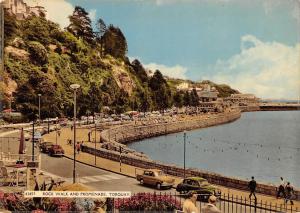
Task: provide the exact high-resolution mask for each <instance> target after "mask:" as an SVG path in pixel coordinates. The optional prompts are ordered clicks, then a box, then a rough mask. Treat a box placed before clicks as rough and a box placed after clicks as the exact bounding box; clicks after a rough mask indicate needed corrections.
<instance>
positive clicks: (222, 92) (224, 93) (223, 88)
mask: <svg viewBox="0 0 300 213" xmlns="http://www.w3.org/2000/svg"><path fill="white" fill-rule="evenodd" d="M215 87H216V89H217V90H218V92H219V97H222V98H225V97H229V96H230V95H231V94H238V93H239V91H237V90H235V89H232V88H231V87H230V86H228V85H226V84H220V85H215Z"/></svg>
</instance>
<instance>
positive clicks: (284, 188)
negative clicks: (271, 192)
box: [248, 176, 294, 205]
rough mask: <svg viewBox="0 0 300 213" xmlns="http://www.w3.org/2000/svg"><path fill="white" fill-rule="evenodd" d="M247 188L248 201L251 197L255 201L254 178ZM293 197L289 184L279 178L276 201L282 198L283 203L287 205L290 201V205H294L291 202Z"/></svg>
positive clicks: (292, 190)
mask: <svg viewBox="0 0 300 213" xmlns="http://www.w3.org/2000/svg"><path fill="white" fill-rule="evenodd" d="M248 188H249V189H250V195H249V199H251V197H252V195H253V196H254V198H255V200H256V195H255V191H256V181H255V180H254V177H253V176H252V178H251V181H250V182H249V184H248ZM293 195H294V189H293V186H292V185H291V184H290V182H287V183H286V182H285V181H284V179H283V177H280V185H279V187H278V191H277V196H276V198H277V199H278V198H279V197H280V196H282V197H283V198H284V199H285V203H288V201H290V203H291V205H294V202H293V200H292V198H293Z"/></svg>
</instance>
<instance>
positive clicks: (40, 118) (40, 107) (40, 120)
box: [38, 93, 42, 122]
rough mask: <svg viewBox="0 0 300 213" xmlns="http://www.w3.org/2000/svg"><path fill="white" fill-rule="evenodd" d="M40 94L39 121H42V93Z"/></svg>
mask: <svg viewBox="0 0 300 213" xmlns="http://www.w3.org/2000/svg"><path fill="white" fill-rule="evenodd" d="M38 96H39V122H40V121H41V96H42V94H40V93H39V94H38Z"/></svg>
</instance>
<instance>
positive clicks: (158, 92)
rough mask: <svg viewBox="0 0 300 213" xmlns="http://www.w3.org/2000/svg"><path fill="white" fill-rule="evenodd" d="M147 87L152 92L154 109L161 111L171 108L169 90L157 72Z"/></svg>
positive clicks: (157, 71)
mask: <svg viewBox="0 0 300 213" xmlns="http://www.w3.org/2000/svg"><path fill="white" fill-rule="evenodd" d="M149 87H150V88H151V90H152V92H153V93H152V95H153V96H152V100H153V101H154V103H155V106H156V109H160V110H163V109H166V108H168V107H171V106H172V101H173V100H172V94H171V90H170V88H169V85H168V84H167V82H166V80H165V79H164V77H163V75H162V74H161V72H160V71H159V70H156V71H155V73H154V75H153V76H152V78H151V79H150V81H149Z"/></svg>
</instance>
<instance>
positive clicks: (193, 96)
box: [190, 88, 199, 106]
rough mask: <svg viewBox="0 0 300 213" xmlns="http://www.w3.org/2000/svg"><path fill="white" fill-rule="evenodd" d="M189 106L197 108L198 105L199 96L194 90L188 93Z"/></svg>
mask: <svg viewBox="0 0 300 213" xmlns="http://www.w3.org/2000/svg"><path fill="white" fill-rule="evenodd" d="M190 105H191V106H198V105H199V96H198V94H197V91H196V89H195V88H194V89H193V90H192V91H191V93H190Z"/></svg>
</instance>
